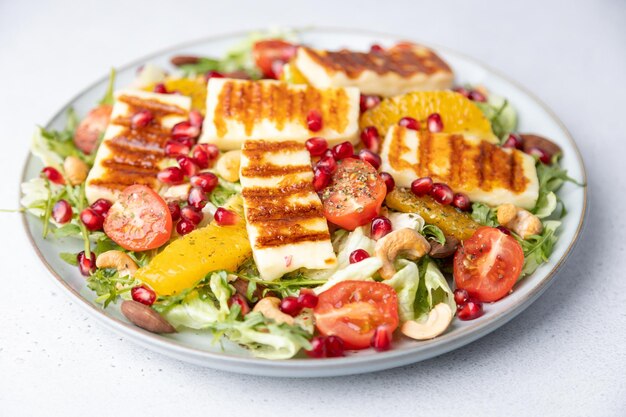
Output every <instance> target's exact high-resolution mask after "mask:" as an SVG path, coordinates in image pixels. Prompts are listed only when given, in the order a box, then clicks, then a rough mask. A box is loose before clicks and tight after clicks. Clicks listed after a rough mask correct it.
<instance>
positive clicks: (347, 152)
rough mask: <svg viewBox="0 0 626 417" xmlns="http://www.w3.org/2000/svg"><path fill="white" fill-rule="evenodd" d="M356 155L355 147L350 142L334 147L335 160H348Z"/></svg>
mask: <svg viewBox="0 0 626 417" xmlns="http://www.w3.org/2000/svg"><path fill="white" fill-rule="evenodd" d="M353 154H354V147H353V146H352V144H351V143H350V142H341V143H340V144H338V145H335V146H333V156H334V157H335V160H337V161H339V160H341V159H344V158H347V157H349V156H351V155H353Z"/></svg>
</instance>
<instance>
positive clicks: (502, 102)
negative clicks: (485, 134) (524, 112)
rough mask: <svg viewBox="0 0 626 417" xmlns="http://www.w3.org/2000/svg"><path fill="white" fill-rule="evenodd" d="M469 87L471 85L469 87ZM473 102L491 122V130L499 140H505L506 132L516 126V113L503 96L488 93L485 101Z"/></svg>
mask: <svg viewBox="0 0 626 417" xmlns="http://www.w3.org/2000/svg"><path fill="white" fill-rule="evenodd" d="M470 88H471V87H470ZM474 104H476V106H478V108H479V109H480V110H482V112H483V114H484V115H485V117H486V118H487V119H489V122H490V123H491V130H493V133H494V134H495V135H496V136H497V137H499V138H500V139H501V140H505V139H506V137H507V135H508V133H510V132H513V131H515V129H516V127H517V113H516V112H515V110H514V109H513V107H512V106H511V105H510V104H509V102H508V100H506V99H504V98H503V97H500V96H496V95H494V94H489V96H488V98H487V102H485V103H481V102H478V101H475V102H474Z"/></svg>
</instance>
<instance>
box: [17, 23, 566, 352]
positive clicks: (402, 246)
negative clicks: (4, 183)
mask: <svg viewBox="0 0 626 417" xmlns="http://www.w3.org/2000/svg"><path fill="white" fill-rule="evenodd" d="M171 64H172V68H161V67H158V66H156V65H153V64H151V63H145V64H144V65H143V66H141V67H140V68H138V70H137V75H136V79H135V80H134V81H133V83H131V84H130V85H124V86H122V85H117V83H116V80H115V71H112V72H111V76H110V80H109V85H108V89H107V91H106V92H105V94H104V97H103V98H102V100H101V101H100V102H99V103H94V107H93V109H92V110H91V111H89V113H87V114H86V115H81V117H79V115H77V114H76V113H75V112H74V111H73V110H72V109H69V110H68V112H67V125H66V127H65V129H64V130H60V131H54V130H47V129H44V128H42V127H37V128H36V131H35V133H34V136H33V142H32V148H31V151H32V154H33V155H34V156H36V157H37V158H39V159H40V160H41V161H42V163H43V165H44V168H43V169H42V170H41V173H40V175H39V176H37V177H35V178H31V179H29V180H28V181H26V182H24V183H23V184H22V200H21V204H22V206H23V207H24V209H25V210H26V211H27V212H28V213H30V214H31V215H33V216H36V217H38V218H40V219H41V220H42V221H43V237H44V238H49V239H58V242H59V247H63V244H64V242H67V241H68V240H70V239H72V240H75V239H79V240H81V241H82V242H84V245H81V247H82V246H84V247H83V250H82V251H80V252H79V253H75V252H71V251H62V252H61V253H60V256H61V258H62V259H63V260H65V261H66V262H68V263H70V264H72V265H75V266H76V267H77V269H78V271H80V273H81V274H82V275H83V276H84V277H85V285H86V286H87V287H88V288H89V289H90V290H92V291H94V292H95V294H96V298H95V301H96V302H97V303H99V304H101V305H102V308H116V307H114V306H116V305H117V306H119V308H120V309H121V312H122V314H123V315H124V316H125V317H126V318H127V319H128V320H129V321H130V322H132V323H134V324H135V325H137V326H139V327H141V328H143V329H145V330H147V331H149V332H154V333H160V334H169V333H174V332H184V331H194V332H198V333H199V334H201V335H205V337H207V338H214V340H215V341H219V340H221V339H222V338H227V339H229V340H230V341H231V342H234V343H236V344H238V345H241V346H243V347H245V348H247V349H248V350H249V351H250V353H251V354H252V355H253V356H255V357H260V358H267V359H288V358H292V357H301V356H305V355H308V356H309V357H312V358H324V357H338V356H344V355H349V354H350V353H351V352H353V351H356V350H361V349H370V348H372V349H374V350H376V351H386V350H389V349H393V345H394V341H397V340H399V339H400V338H409V339H413V340H418V341H425V340H430V339H434V338H437V337H439V336H441V335H443V334H445V333H446V331H448V330H449V328H450V327H451V325H452V324H453V323H454V322H455V320H464V321H465V320H474V319H477V318H479V317H480V316H482V315H483V314H484V312H485V306H487V305H488V303H494V302H498V300H500V299H502V298H504V297H506V296H507V295H508V294H509V293H511V292H512V291H515V289H516V283H517V282H519V281H520V280H523V279H524V277H525V276H527V275H529V274H532V273H533V272H534V271H535V270H536V269H537V268H538V266H539V265H540V264H542V263H543V262H545V261H546V260H547V259H548V257H549V256H550V254H551V253H552V249H553V247H554V244H555V242H556V241H557V239H558V233H559V226H560V223H561V222H560V220H561V219H562V217H563V216H565V215H566V209H565V207H564V206H563V204H562V202H561V200H560V199H559V196H558V190H559V188H560V186H561V185H562V184H563V183H564V182H565V181H573V180H572V179H571V178H569V177H568V176H567V173H566V171H565V170H563V169H562V168H561V167H560V166H559V158H560V156H561V149H560V147H559V146H558V145H557V144H555V143H553V142H552V141H550V139H548V138H545V137H542V136H540V135H538V134H534V133H533V134H531V133H523V132H518V131H517V115H516V111H515V108H514V104H515V103H509V102H508V100H507V99H506V98H504V97H500V96H498V95H497V92H492V91H488V90H487V89H486V88H485V87H484V86H481V85H457V84H455V81H454V80H455V75H454V72H453V70H452V68H451V67H450V66H449V65H448V64H447V63H446V62H445V61H444V60H443V59H442V58H441V57H440V56H439V55H438V54H437V53H436V52H435V51H433V50H431V49H429V48H426V47H424V46H421V45H417V44H414V43H409V42H401V43H398V44H395V45H389V46H385V47H383V46H380V45H371V48H370V49H369V50H367V51H353V50H346V49H342V50H336V51H330V50H320V49H316V48H315V47H313V46H310V45H304V44H302V43H300V42H299V41H298V39H297V35H296V34H295V33H293V32H289V31H285V32H280V33H272V34H270V35H267V34H265V35H264V34H253V35H251V36H250V39H249V40H248V41H246V42H244V43H242V44H240V45H235V47H233V48H232V50H230V51H229V52H228V53H227V54H226V55H225V56H224V57H223V58H221V59H216V58H214V57H204V56H195V55H193V56H192V55H186V56H182V55H178V56H174V57H172V58H171Z"/></svg>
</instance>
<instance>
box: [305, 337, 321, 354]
mask: <svg viewBox="0 0 626 417" xmlns="http://www.w3.org/2000/svg"><path fill="white" fill-rule="evenodd" d="M304 352H305V353H306V354H307V355H309V356H310V357H312V358H323V357H324V356H326V338H325V337H324V336H315V337H314V338H313V339H311V350H305V351H304Z"/></svg>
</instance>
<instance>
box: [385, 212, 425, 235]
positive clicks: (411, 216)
mask: <svg viewBox="0 0 626 417" xmlns="http://www.w3.org/2000/svg"><path fill="white" fill-rule="evenodd" d="M387 218H388V219H389V220H390V221H391V226H392V227H393V230H398V229H404V228H407V229H414V230H417V231H418V232H419V231H421V230H422V229H423V228H424V224H425V222H424V219H423V218H422V216H420V215H419V214H417V213H400V212H389V213H388V214H387Z"/></svg>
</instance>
